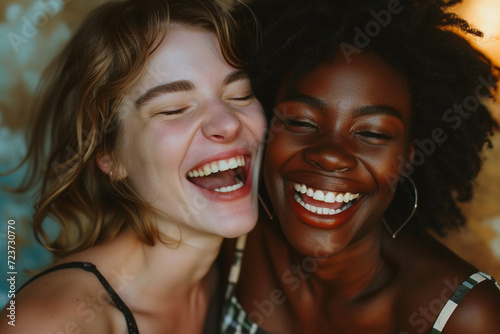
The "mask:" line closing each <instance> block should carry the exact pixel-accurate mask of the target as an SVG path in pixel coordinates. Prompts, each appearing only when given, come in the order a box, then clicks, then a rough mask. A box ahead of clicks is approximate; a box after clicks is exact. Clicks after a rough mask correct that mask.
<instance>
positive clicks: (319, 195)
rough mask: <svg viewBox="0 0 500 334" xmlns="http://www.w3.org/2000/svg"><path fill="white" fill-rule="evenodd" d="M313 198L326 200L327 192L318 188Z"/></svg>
mask: <svg viewBox="0 0 500 334" xmlns="http://www.w3.org/2000/svg"><path fill="white" fill-rule="evenodd" d="M313 198H314V199H315V200H317V201H324V200H325V194H324V193H323V192H322V191H321V190H316V191H315V192H314V195H313Z"/></svg>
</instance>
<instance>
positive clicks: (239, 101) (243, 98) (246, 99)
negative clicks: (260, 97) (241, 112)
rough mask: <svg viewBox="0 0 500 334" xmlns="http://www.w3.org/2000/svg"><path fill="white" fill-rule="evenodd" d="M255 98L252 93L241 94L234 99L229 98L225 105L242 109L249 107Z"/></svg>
mask: <svg viewBox="0 0 500 334" xmlns="http://www.w3.org/2000/svg"><path fill="white" fill-rule="evenodd" d="M254 98H255V96H254V94H253V92H251V93H248V94H242V95H240V96H238V95H236V96H234V97H229V98H227V99H226V103H228V104H231V105H235V106H238V107H244V106H246V105H249V104H250V103H251V102H252V101H253V99H254Z"/></svg>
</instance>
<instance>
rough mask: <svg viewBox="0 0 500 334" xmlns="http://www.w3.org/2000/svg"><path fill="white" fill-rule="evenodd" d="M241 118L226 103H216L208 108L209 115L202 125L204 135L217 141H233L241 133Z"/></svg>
mask: <svg viewBox="0 0 500 334" xmlns="http://www.w3.org/2000/svg"><path fill="white" fill-rule="evenodd" d="M241 128H242V123H241V120H240V119H239V118H238V116H237V115H236V114H235V112H233V110H231V108H229V107H227V106H225V105H222V106H221V105H216V106H213V107H212V108H210V109H209V110H208V117H207V118H206V119H205V120H204V121H203V123H202V125H201V131H202V132H203V135H204V136H205V137H206V138H208V139H210V140H212V141H215V142H220V143H225V142H231V141H232V140H233V139H235V138H236V137H237V136H238V134H239V133H240V131H241Z"/></svg>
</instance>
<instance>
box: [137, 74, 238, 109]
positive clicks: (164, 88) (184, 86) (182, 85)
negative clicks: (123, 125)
mask: <svg viewBox="0 0 500 334" xmlns="http://www.w3.org/2000/svg"><path fill="white" fill-rule="evenodd" d="M244 79H248V74H247V73H246V72H245V71H242V70H238V71H233V72H231V73H229V74H228V75H227V76H226V77H225V78H224V81H223V85H224V86H227V85H229V84H231V83H233V82H235V81H239V80H244ZM194 89H195V85H194V83H192V82H191V81H188V80H179V81H173V82H169V83H166V84H163V85H159V86H155V87H153V88H151V89H150V90H148V91H147V92H146V93H144V94H143V95H142V96H141V97H139V98H138V99H137V100H136V101H135V107H136V108H137V109H140V108H141V107H142V106H143V105H145V104H146V103H148V102H149V101H151V100H152V99H155V98H157V97H159V96H161V95H163V94H169V93H179V92H188V91H191V90H194Z"/></svg>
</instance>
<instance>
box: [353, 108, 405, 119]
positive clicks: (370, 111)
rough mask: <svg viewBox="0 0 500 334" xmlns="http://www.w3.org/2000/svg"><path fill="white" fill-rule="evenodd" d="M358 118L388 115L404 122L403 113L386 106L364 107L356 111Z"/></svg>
mask: <svg viewBox="0 0 500 334" xmlns="http://www.w3.org/2000/svg"><path fill="white" fill-rule="evenodd" d="M355 113H356V115H357V116H370V115H381V114H382V115H388V116H393V117H396V118H398V119H400V120H403V116H402V115H401V113H400V112H399V111H398V110H397V109H396V108H393V107H391V106H386V105H368V106H362V107H360V108H358V109H356V110H355Z"/></svg>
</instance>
